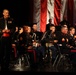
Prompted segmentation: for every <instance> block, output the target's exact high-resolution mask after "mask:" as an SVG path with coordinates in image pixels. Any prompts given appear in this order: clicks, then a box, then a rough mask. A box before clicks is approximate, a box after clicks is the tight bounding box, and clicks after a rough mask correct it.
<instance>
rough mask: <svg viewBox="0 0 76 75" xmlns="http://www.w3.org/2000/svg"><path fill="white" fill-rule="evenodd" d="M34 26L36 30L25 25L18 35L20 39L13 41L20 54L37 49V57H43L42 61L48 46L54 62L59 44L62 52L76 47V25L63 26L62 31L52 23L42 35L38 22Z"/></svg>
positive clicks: (67, 51)
mask: <svg viewBox="0 0 76 75" xmlns="http://www.w3.org/2000/svg"><path fill="white" fill-rule="evenodd" d="M33 28H35V30H33V31H32V32H31V27H29V26H24V27H23V31H22V33H20V34H19V35H18V41H17V42H16V41H14V42H13V43H14V44H16V46H17V50H18V52H19V55H22V54H24V53H25V50H27V49H30V50H35V52H36V55H37V58H41V59H40V61H41V60H42V58H43V57H45V55H46V54H47V53H46V52H47V51H46V50H47V48H48V52H49V51H50V50H52V62H54V60H55V58H56V55H57V50H58V45H59V46H60V47H61V49H60V50H61V53H69V51H70V50H71V49H75V47H76V35H75V28H74V27H70V29H69V30H68V27H66V26H63V27H61V31H60V32H57V31H56V27H55V26H53V25H52V26H50V30H48V31H46V32H44V33H43V34H42V36H41V35H40V34H39V32H38V31H37V25H36V24H35V25H34V26H33ZM15 42H16V43H15ZM14 44H13V45H14ZM26 48H27V49H26ZM30 57H31V56H30ZM38 61H39V60H38Z"/></svg>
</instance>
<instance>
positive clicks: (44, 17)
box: [40, 0, 47, 32]
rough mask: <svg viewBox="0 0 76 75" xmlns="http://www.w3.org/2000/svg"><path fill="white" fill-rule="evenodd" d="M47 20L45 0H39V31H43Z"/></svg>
mask: <svg viewBox="0 0 76 75" xmlns="http://www.w3.org/2000/svg"><path fill="white" fill-rule="evenodd" d="M46 21H47V0H41V14H40V31H41V32H45V30H46Z"/></svg>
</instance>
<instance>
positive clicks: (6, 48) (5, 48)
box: [0, 37, 11, 71]
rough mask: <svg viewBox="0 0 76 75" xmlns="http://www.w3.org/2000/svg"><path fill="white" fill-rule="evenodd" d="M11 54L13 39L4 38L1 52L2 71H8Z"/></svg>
mask: <svg viewBox="0 0 76 75" xmlns="http://www.w3.org/2000/svg"><path fill="white" fill-rule="evenodd" d="M10 54H11V39H10V38H9V37H3V38H2V39H1V50H0V59H1V71H7V70H8V68H9V63H10Z"/></svg>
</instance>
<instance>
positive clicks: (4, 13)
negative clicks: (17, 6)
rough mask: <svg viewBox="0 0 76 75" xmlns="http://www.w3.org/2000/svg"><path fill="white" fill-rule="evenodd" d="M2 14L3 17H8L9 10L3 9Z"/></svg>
mask: <svg viewBox="0 0 76 75" xmlns="http://www.w3.org/2000/svg"><path fill="white" fill-rule="evenodd" d="M3 16H4V18H8V17H9V11H8V10H4V11H3Z"/></svg>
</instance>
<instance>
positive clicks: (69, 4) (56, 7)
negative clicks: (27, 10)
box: [33, 0, 76, 32]
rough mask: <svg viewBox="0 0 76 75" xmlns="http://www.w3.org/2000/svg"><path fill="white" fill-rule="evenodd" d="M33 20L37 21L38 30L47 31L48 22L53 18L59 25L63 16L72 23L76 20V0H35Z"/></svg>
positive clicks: (53, 21)
mask: <svg viewBox="0 0 76 75" xmlns="http://www.w3.org/2000/svg"><path fill="white" fill-rule="evenodd" d="M33 2H34V6H33V9H34V10H33V22H37V25H38V31H41V32H45V30H46V24H47V23H48V20H49V19H50V18H51V19H52V23H53V24H54V25H55V26H58V25H59V23H60V21H62V20H63V16H66V17H67V20H68V21H69V23H70V24H71V25H73V24H74V23H75V22H76V20H75V19H76V15H75V13H76V0H34V1H33Z"/></svg>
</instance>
